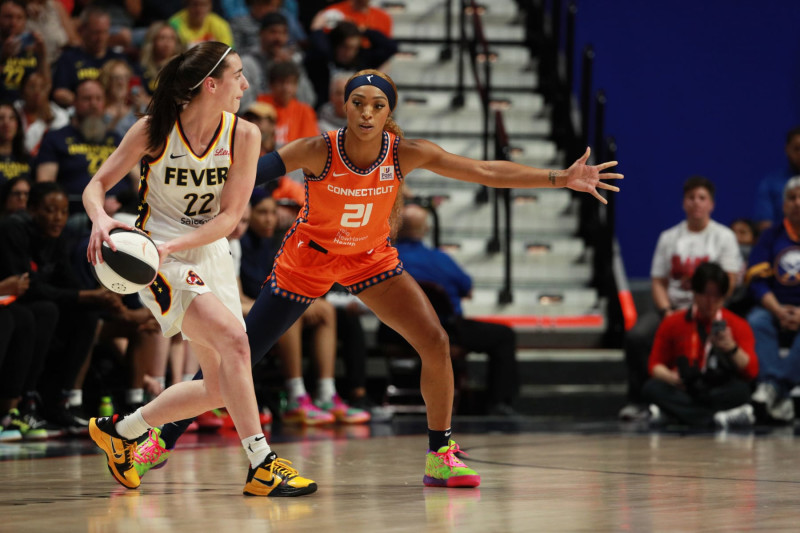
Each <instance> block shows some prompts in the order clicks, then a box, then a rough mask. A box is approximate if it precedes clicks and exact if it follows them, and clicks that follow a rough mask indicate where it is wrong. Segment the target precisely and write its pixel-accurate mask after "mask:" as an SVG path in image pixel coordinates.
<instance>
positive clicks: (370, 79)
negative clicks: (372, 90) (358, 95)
mask: <svg viewBox="0 0 800 533" xmlns="http://www.w3.org/2000/svg"><path fill="white" fill-rule="evenodd" d="M362 85H372V86H373V87H377V88H378V89H380V90H381V92H383V94H385V95H386V99H387V100H389V109H391V110H392V111H394V105H395V104H396V103H397V95H396V94H395V92H394V87H392V84H391V83H389V82H388V81H386V80H385V79H383V78H382V77H380V76H378V75H377V74H362V75H361V76H356V77H355V78H353V79H352V80H350V81H349V82H348V84H347V85H346V86H345V88H344V101H345V102H346V101H348V100H349V99H350V93H351V92H353V89H356V88H357V87H361V86H362Z"/></svg>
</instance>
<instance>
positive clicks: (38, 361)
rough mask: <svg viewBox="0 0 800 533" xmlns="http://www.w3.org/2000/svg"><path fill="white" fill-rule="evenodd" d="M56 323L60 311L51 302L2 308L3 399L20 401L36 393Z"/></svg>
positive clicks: (0, 362) (0, 376) (0, 379)
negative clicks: (24, 395)
mask: <svg viewBox="0 0 800 533" xmlns="http://www.w3.org/2000/svg"><path fill="white" fill-rule="evenodd" d="M9 320H10V322H8V321H9ZM57 321H58V307H56V305H55V304H54V303H52V302H45V301H41V302H19V301H17V302H14V303H12V304H11V305H8V306H6V307H2V308H0V322H2V324H1V325H0V397H2V398H17V397H19V396H20V395H21V394H22V393H23V392H29V391H33V390H35V389H36V383H37V381H38V379H39V375H40V374H41V371H42V366H43V364H44V359H45V357H46V355H47V351H48V349H49V348H50V341H51V339H52V337H53V331H54V330H55V327H56V323H57ZM8 326H10V327H8ZM4 339H7V341H8V342H7V347H6V348H5V349H3V343H4ZM4 355H5V357H3V356H4Z"/></svg>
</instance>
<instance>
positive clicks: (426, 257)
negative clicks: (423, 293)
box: [395, 204, 518, 416]
mask: <svg viewBox="0 0 800 533" xmlns="http://www.w3.org/2000/svg"><path fill="white" fill-rule="evenodd" d="M428 229H429V227H428V212H427V211H426V210H425V209H424V208H423V207H420V206H419V205H415V204H409V205H407V206H405V207H404V208H403V218H402V225H401V226H400V230H399V232H398V234H397V242H396V243H395V247H396V248H397V253H398V255H399V256H400V260H401V261H402V262H403V266H404V267H405V269H406V271H407V272H408V273H409V274H411V276H412V277H413V278H414V279H415V280H417V281H426V282H431V283H435V284H437V285H440V286H441V287H442V288H444V290H445V291H446V292H447V294H448V296H449V297H450V301H451V303H452V305H453V311H454V313H455V316H454V317H452V318H453V320H452V324H451V325H452V329H451V331H450V333H451V342H452V343H454V344H456V345H457V346H460V347H461V348H463V349H464V350H466V351H467V352H479V353H481V352H483V353H486V354H487V355H488V356H489V365H488V376H487V386H486V388H487V393H488V399H487V403H488V414H490V415H500V416H503V415H513V414H515V412H514V410H513V408H512V403H513V402H514V400H515V399H516V396H517V389H518V383H517V375H518V370H517V359H516V348H517V339H516V335H515V334H514V330H512V329H511V328H510V327H508V326H505V325H503V324H495V323H491V322H483V321H480V320H472V319H468V318H465V317H464V316H463V311H462V308H461V299H462V298H468V297H470V294H471V292H472V278H470V276H469V274H467V273H466V272H465V271H464V270H463V269H462V268H461V267H460V266H458V264H457V263H456V262H455V261H454V260H453V258H451V257H450V256H449V255H447V254H446V253H444V252H442V251H440V250H437V249H435V248H431V247H429V246H427V245H425V243H424V242H423V239H424V238H425V237H426V236H427V234H428ZM439 318H440V320H441V319H442V318H444V317H439Z"/></svg>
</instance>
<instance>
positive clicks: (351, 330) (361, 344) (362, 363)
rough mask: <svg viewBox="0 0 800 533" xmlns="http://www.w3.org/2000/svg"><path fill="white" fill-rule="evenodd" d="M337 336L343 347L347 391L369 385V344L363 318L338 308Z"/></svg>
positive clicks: (341, 352)
mask: <svg viewBox="0 0 800 533" xmlns="http://www.w3.org/2000/svg"><path fill="white" fill-rule="evenodd" d="M336 336H337V337H338V339H339V343H340V346H341V350H340V352H339V357H340V358H341V360H342V362H343V363H344V369H345V378H346V379H347V390H348V391H352V390H353V389H356V388H359V387H364V386H365V385H366V383H367V377H366V376H367V373H366V368H367V342H366V340H365V337H364V328H363V327H362V326H361V318H359V316H358V315H356V314H354V313H348V312H347V310H346V309H344V308H341V307H337V308H336Z"/></svg>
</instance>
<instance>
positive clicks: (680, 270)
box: [619, 176, 742, 420]
mask: <svg viewBox="0 0 800 533" xmlns="http://www.w3.org/2000/svg"><path fill="white" fill-rule="evenodd" d="M714 190H715V187H714V184H713V183H712V182H711V180H709V179H707V178H704V177H702V176H692V177H690V178H689V179H688V180H686V183H684V185H683V210H684V212H685V213H686V220H683V221H681V222H680V223H678V224H677V225H675V226H673V227H671V228H669V229H667V230H665V231H663V232H662V233H661V235H660V236H659V238H658V244H657V245H656V251H655V253H654V254H653V263H652V266H651V268H650V277H651V278H652V294H653V303H654V304H655V311H649V312H646V313H643V314H642V315H641V316H640V317H639V320H638V321H637V322H636V325H635V326H634V327H633V328H632V329H631V330H630V331H628V332H627V334H626V338H625V363H626V365H627V367H628V402H629V403H628V405H626V406H625V407H624V408H623V409H622V410H621V411H620V413H619V416H620V418H622V419H624V420H632V419H642V418H646V417H647V415H648V410H647V406H646V405H645V404H644V401H643V400H642V398H641V388H642V385H643V384H644V382H645V381H646V380H647V379H648V377H649V375H648V370H647V361H648V358H649V356H650V350H651V348H652V346H653V338H654V337H655V333H656V330H657V329H658V325H659V323H660V322H661V319H663V318H664V317H665V316H667V315H669V314H670V313H672V312H674V311H677V310H679V309H684V308H686V307H689V306H690V305H691V303H692V289H691V278H692V275H693V274H694V271H695V269H696V268H697V266H698V265H700V264H702V263H705V262H709V261H712V262H714V263H717V264H719V265H720V266H721V267H722V268H723V270H725V272H726V273H727V274H728V276H729V277H730V287H731V290H732V289H733V287H735V285H736V278H737V275H738V273H739V272H740V271H741V268H742V257H741V254H740V253H739V245H738V244H737V242H736V235H735V234H734V233H733V231H732V230H731V229H730V228H728V227H727V226H723V225H722V224H720V223H718V222H715V221H714V220H711V212H712V211H713V210H714ZM727 296H730V291H729V293H728V295H727Z"/></svg>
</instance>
